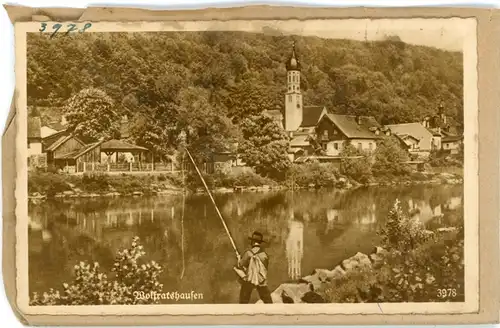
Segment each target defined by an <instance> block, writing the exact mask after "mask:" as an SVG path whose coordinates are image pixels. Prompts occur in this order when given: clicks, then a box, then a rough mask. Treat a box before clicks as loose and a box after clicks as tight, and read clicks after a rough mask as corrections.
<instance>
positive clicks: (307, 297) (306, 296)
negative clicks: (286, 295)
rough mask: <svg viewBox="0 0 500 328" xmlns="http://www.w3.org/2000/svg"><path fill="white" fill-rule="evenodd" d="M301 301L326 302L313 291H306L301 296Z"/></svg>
mask: <svg viewBox="0 0 500 328" xmlns="http://www.w3.org/2000/svg"><path fill="white" fill-rule="evenodd" d="M301 301H302V302H303V303H326V302H325V299H324V298H323V297H322V296H321V295H320V294H318V293H316V292H314V291H308V292H307V293H305V294H304V296H302V297H301Z"/></svg>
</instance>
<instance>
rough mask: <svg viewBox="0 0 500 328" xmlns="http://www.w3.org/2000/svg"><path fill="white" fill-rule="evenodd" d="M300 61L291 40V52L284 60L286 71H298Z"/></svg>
mask: <svg viewBox="0 0 500 328" xmlns="http://www.w3.org/2000/svg"><path fill="white" fill-rule="evenodd" d="M300 68H301V66H300V61H299V58H298V57H297V54H296V53H295V41H294V42H293V48H292V54H291V55H290V57H289V58H288V60H287V61H286V69H287V71H300Z"/></svg>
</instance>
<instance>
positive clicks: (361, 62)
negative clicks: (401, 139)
mask: <svg viewBox="0 0 500 328" xmlns="http://www.w3.org/2000/svg"><path fill="white" fill-rule="evenodd" d="M294 38H295V40H296V42H297V51H298V54H299V56H300V59H301V61H302V66H303V69H302V90H303V93H304V100H305V105H325V106H326V107H327V108H328V110H329V111H334V112H336V113H349V114H364V115H373V116H375V117H376V118H377V119H378V120H379V121H380V122H381V123H382V124H386V123H398V122H411V121H420V120H421V118H422V117H423V116H425V115H427V114H434V113H435V112H436V108H437V107H438V104H440V103H441V102H443V103H445V104H446V107H445V111H446V113H447V114H448V115H450V116H451V117H453V118H454V119H455V120H456V121H458V122H459V123H462V122H463V117H462V89H463V87H462V80H463V77H462V74H463V73H462V55H461V53H455V52H448V51H443V50H438V49H433V48H428V47H423V46H414V45H408V44H404V43H402V42H401V41H398V40H392V39H391V40H385V41H376V42H375V41H374V42H360V41H349V40H334V39H322V38H318V37H297V36H294ZM291 41H292V38H291V37H289V36H277V35H265V34H262V33H245V32H181V33H177V32H168V33H167V32H158V33H88V34H87V33H81V34H74V35H65V36H64V37H57V36H56V37H55V38H52V39H50V38H49V36H48V35H46V34H36V33H31V34H29V37H28V63H27V65H28V68H27V69H28V71H27V79H28V81H27V87H28V105H29V106H31V107H39V108H42V107H43V112H42V113H41V116H42V118H43V119H44V120H45V119H47V117H48V116H50V118H51V119H55V118H56V117H55V116H56V115H61V114H62V113H61V112H59V113H57V108H58V107H63V106H64V105H66V104H68V100H69V99H70V98H71V97H73V96H75V95H77V94H78V93H79V92H80V91H81V90H83V89H87V88H97V89H99V90H102V91H103V92H104V93H105V94H107V95H108V96H109V98H110V99H111V100H112V101H113V102H114V104H115V105H114V110H115V112H116V114H117V115H118V116H119V117H121V116H122V115H124V114H127V115H128V116H129V118H130V122H131V124H132V125H133V128H132V131H131V132H132V135H131V138H132V139H133V140H134V141H135V142H137V143H138V144H139V145H143V146H146V147H149V148H151V149H153V150H154V151H155V153H156V154H158V155H162V156H163V155H168V154H171V153H172V151H173V149H177V147H178V143H179V134H180V133H181V132H184V133H185V134H187V135H188V140H187V142H188V146H190V147H193V148H196V149H197V150H198V151H199V153H200V154H199V155H198V154H197V155H196V156H202V157H203V156H205V155H206V154H207V153H208V152H209V151H211V150H224V149H223V148H224V147H223V146H225V144H227V142H228V140H231V141H232V140H233V139H237V138H238V137H240V133H239V132H240V130H241V128H240V123H241V122H242V121H243V120H245V119H246V118H248V117H249V116H252V115H258V114H260V113H261V112H262V111H263V110H265V109H276V106H280V107H282V106H283V99H284V97H283V95H284V93H285V87H286V85H285V81H286V70H285V65H284V62H285V60H286V58H287V57H288V56H289V55H290V51H291ZM46 112H50V115H48V114H46ZM197 153H198V152H197Z"/></svg>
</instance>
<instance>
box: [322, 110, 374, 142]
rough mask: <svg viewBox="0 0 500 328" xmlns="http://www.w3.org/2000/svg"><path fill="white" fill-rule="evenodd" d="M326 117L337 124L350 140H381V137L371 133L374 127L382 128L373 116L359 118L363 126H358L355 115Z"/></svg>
mask: <svg viewBox="0 0 500 328" xmlns="http://www.w3.org/2000/svg"><path fill="white" fill-rule="evenodd" d="M325 117H327V118H328V119H329V120H330V121H331V122H332V123H333V124H335V125H336V126H337V127H338V128H339V129H340V131H342V133H343V134H344V135H345V136H346V137H348V138H361V139H376V138H379V136H377V135H376V134H375V133H373V132H372V131H370V128H372V127H378V128H380V127H381V126H380V124H379V123H378V122H377V120H376V119H375V118H374V117H373V116H359V120H360V123H361V124H358V122H357V116H354V115H338V114H326V115H325Z"/></svg>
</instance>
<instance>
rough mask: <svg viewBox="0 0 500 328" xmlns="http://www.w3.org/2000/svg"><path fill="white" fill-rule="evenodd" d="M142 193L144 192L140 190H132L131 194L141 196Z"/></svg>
mask: <svg viewBox="0 0 500 328" xmlns="http://www.w3.org/2000/svg"><path fill="white" fill-rule="evenodd" d="M142 195H144V193H143V192H142V191H134V192H133V193H132V196H142Z"/></svg>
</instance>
